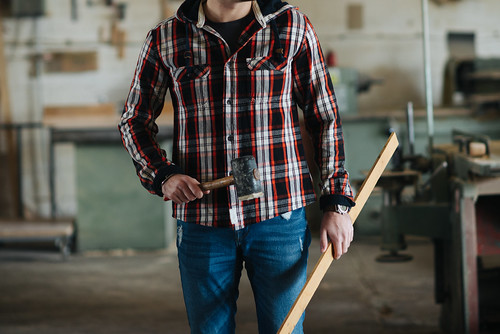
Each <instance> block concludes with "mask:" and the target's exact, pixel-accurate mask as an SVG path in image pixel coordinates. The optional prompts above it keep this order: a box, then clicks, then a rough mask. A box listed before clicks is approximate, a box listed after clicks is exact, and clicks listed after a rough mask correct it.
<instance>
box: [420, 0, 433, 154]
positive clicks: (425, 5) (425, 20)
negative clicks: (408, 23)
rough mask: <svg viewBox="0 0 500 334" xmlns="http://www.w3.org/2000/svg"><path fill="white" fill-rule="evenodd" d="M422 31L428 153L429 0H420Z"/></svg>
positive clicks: (430, 130)
mask: <svg viewBox="0 0 500 334" xmlns="http://www.w3.org/2000/svg"><path fill="white" fill-rule="evenodd" d="M422 27H423V29H422V31H423V44H424V69H425V101H426V106H427V108H426V109H427V133H428V135H429V153H431V152H432V147H433V144H434V107H433V102H432V80H431V79H432V78H431V52H430V38H429V0H422Z"/></svg>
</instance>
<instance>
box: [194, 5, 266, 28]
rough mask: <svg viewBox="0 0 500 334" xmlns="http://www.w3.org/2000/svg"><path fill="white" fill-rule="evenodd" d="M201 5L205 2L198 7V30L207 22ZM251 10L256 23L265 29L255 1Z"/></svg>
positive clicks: (262, 16)
mask: <svg viewBox="0 0 500 334" xmlns="http://www.w3.org/2000/svg"><path fill="white" fill-rule="evenodd" d="M203 3H205V1H200V6H199V7H198V22H196V27H197V28H200V29H201V28H203V26H204V25H205V23H206V21H207V19H206V17H205V12H204V11H203ZM252 10H253V14H254V15H255V19H256V20H257V22H259V24H260V25H261V26H262V27H263V28H265V27H266V26H267V24H266V20H265V19H264V15H262V11H261V10H260V7H259V4H258V3H257V1H256V0H253V1H252Z"/></svg>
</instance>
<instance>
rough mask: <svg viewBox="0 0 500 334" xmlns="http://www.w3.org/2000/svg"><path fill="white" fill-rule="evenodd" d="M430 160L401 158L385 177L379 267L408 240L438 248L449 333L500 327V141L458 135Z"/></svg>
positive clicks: (438, 284)
mask: <svg viewBox="0 0 500 334" xmlns="http://www.w3.org/2000/svg"><path fill="white" fill-rule="evenodd" d="M452 137H453V143H450V144H445V145H437V146H434V147H433V149H432V151H431V154H430V157H429V158H425V157H423V156H414V155H406V156H405V155H404V154H402V153H401V154H400V159H399V160H398V164H396V166H395V168H393V170H392V171H390V172H388V173H386V174H385V175H383V176H382V178H381V180H380V182H379V186H380V187H382V189H383V194H384V195H383V196H384V202H383V203H384V207H383V210H382V249H384V250H386V251H388V253H387V254H384V255H382V256H380V257H379V258H378V260H379V261H401V260H409V259H411V256H409V255H404V254H400V253H399V251H401V250H403V249H405V248H406V243H405V235H418V236H426V237H429V238H431V239H432V240H433V243H434V255H435V256H434V263H435V298H436V302H437V303H440V304H442V313H441V325H442V328H443V330H444V331H445V332H446V333H479V332H481V331H482V330H485V331H487V332H488V333H489V332H490V331H491V330H493V331H495V330H498V329H500V322H499V321H500V320H499V319H500V317H499V315H500V299H499V298H498V297H499V296H498V295H500V289H498V282H500V140H491V139H490V138H489V137H487V136H484V135H475V134H469V133H465V132H461V131H457V130H455V131H453V133H452Z"/></svg>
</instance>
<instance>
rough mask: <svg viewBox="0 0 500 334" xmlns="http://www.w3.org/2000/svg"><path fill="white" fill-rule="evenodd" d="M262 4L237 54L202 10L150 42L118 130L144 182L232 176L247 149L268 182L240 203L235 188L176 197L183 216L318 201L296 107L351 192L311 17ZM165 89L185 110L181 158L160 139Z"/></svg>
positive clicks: (331, 179)
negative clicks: (176, 176)
mask: <svg viewBox="0 0 500 334" xmlns="http://www.w3.org/2000/svg"><path fill="white" fill-rule="evenodd" d="M200 8H201V7H200ZM253 8H254V13H255V17H256V19H255V20H254V21H253V22H252V23H251V24H250V25H249V26H248V27H247V28H246V29H245V30H244V32H243V33H242V35H241V37H240V40H239V44H240V48H239V49H238V50H237V51H236V52H235V53H233V54H230V52H229V48H228V46H227V45H226V43H225V42H224V40H223V39H222V38H221V36H220V35H219V34H218V33H217V32H216V31H215V30H213V29H212V28H211V27H209V26H207V25H205V24H204V16H203V11H202V10H200V12H199V16H198V20H197V21H193V20H189V19H187V18H186V17H185V16H184V15H183V14H182V12H181V11H179V12H178V13H177V15H176V16H175V17H173V18H170V19H168V20H165V21H163V22H162V23H160V24H159V25H158V26H157V27H155V28H154V29H152V30H151V31H150V32H149V34H148V35H147V38H146V41H145V44H144V46H143V48H142V50H141V52H140V55H139V61H138V64H137V68H136V71H135V75H134V79H133V81H132V85H131V89H130V93H129V96H128V99H127V102H126V105H125V109H124V111H123V115H122V119H121V122H120V125H119V128H120V130H121V133H122V139H123V143H124V145H125V147H126V148H127V150H128V151H129V153H130V155H131V156H132V158H133V161H134V164H135V166H136V169H137V173H138V175H139V178H140V180H141V182H142V184H143V185H144V186H145V187H146V189H148V190H149V191H150V192H152V193H156V194H158V195H161V182H162V181H163V180H164V178H165V176H168V175H170V174H172V173H179V172H182V173H186V174H188V175H190V176H192V177H194V178H196V179H197V180H199V181H200V182H203V181H208V180H212V179H216V178H221V177H224V176H227V175H228V174H229V173H230V172H231V160H232V159H234V158H236V157H240V156H244V155H252V156H254V157H255V159H256V161H257V166H258V168H259V171H260V175H261V178H262V180H263V186H264V196H263V197H262V198H259V199H255V200H250V201H243V202H242V201H239V200H238V198H237V194H236V189H235V187H234V186H230V187H228V188H224V189H219V190H214V191H212V192H211V194H210V195H208V196H205V197H204V198H203V199H201V200H196V201H193V202H191V203H188V204H184V205H176V204H174V216H175V217H176V218H177V219H180V220H183V221H186V222H195V223H198V224H203V225H208V226H216V227H232V228H235V229H239V228H242V227H244V226H247V225H249V224H253V223H257V222H259V221H262V220H266V219H270V218H272V217H275V216H277V215H279V214H281V213H284V212H288V211H291V210H294V209H297V208H300V207H302V206H305V205H307V204H309V203H311V202H313V201H315V194H314V189H313V184H312V180H311V176H310V173H309V169H308V166H307V162H306V155H305V152H304V148H303V145H302V137H301V132H300V125H299V113H298V108H300V109H302V110H303V112H304V119H305V123H306V127H307V129H308V131H309V132H310V134H311V137H312V138H313V143H314V146H315V149H316V162H317V164H318V166H319V167H320V171H321V178H322V182H323V183H322V194H323V195H324V196H326V197H328V196H331V197H335V196H337V197H338V196H339V195H340V196H341V197H342V196H345V197H346V198H347V201H348V202H350V201H351V200H352V190H351V187H350V185H349V181H348V174H347V172H346V171H345V169H344V148H343V146H344V145H343V135H342V130H341V129H342V128H341V122H340V118H339V115H338V111H337V104H336V100H335V94H334V90H333V86H332V83H331V80H330V76H329V73H328V71H327V69H326V67H325V64H324V59H323V54H322V51H321V49H320V46H319V42H318V39H317V36H316V34H315V32H314V29H313V27H312V25H311V24H310V22H309V21H308V19H307V18H306V17H305V16H304V15H303V14H301V13H300V12H298V11H297V10H296V9H295V8H294V7H292V6H290V5H286V6H283V7H281V8H280V9H279V10H278V11H277V12H274V13H272V14H268V15H265V16H264V15H263V14H262V13H261V12H260V10H259V7H258V5H257V3H256V2H254V4H253ZM272 21H274V23H273V22H272ZM273 25H275V26H274V27H273ZM273 28H274V29H273ZM278 38H279V40H278ZM280 48H281V49H282V50H283V52H282V54H281V53H280V52H279V49H280ZM167 90H170V93H171V96H172V102H173V106H174V113H175V114H174V122H175V123H174V149H173V155H172V156H171V157H166V156H165V153H164V151H163V150H161V148H160V147H159V145H158V143H157V141H156V140H155V137H156V133H157V132H158V128H157V126H156V124H155V119H156V118H157V117H158V115H159V113H160V112H161V110H162V106H163V103H164V98H165V94H166V92H167ZM332 195H333V196H332Z"/></svg>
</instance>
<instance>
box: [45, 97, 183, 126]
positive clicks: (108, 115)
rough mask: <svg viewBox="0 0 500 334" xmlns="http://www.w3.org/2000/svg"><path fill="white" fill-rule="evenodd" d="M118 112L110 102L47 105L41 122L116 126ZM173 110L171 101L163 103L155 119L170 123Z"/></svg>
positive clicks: (64, 124)
mask: <svg viewBox="0 0 500 334" xmlns="http://www.w3.org/2000/svg"><path fill="white" fill-rule="evenodd" d="M120 114H121V113H120V112H119V110H117V108H116V106H115V105H114V104H112V103H106V104H95V105H87V106H49V107H46V108H45V109H44V117H43V124H44V125H46V126H49V127H53V128H60V129H102V128H116V126H117V125H118V122H119V121H120ZM173 114H174V110H173V107H172V103H171V102H167V103H165V105H164V108H163V111H162V113H161V114H160V116H159V117H158V119H157V120H156V123H157V124H158V125H160V126H162V125H168V126H170V125H172V124H173V122H174V119H173Z"/></svg>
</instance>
